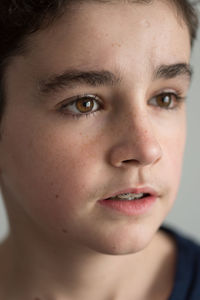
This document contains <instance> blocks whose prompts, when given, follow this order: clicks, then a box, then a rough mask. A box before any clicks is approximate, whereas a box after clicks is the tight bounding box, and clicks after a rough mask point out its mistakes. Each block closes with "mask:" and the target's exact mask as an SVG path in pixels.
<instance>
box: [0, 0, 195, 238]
mask: <svg viewBox="0 0 200 300" xmlns="http://www.w3.org/2000/svg"><path fill="white" fill-rule="evenodd" d="M199 10H200V5H199ZM183 51H184V49H183ZM191 64H192V66H193V68H194V77H193V81H192V84H191V88H190V91H189V94H188V99H187V119H188V136H187V145H186V150H185V158H184V165H183V175H182V180H181V185H180V189H179V193H178V197H177V200H176V202H175V205H174V207H173V209H172V211H171V212H170V214H169V215H168V217H167V218H166V220H165V222H164V223H165V224H166V225H168V226H170V227H173V228H175V229H178V230H179V231H180V232H182V233H185V234H187V235H190V236H191V237H192V238H193V239H195V240H197V241H198V242H200V196H199V194H198V193H199V192H198V185H199V187H200V30H199V33H198V39H197V42H196V44H195V47H194V49H193V53H192V60H191ZM8 231H9V226H8V222H7V218H6V212H5V208H4V205H3V202H2V199H1V196H0V241H1V240H2V239H4V238H5V237H6V235H7V234H8Z"/></svg>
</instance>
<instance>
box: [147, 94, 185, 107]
mask: <svg viewBox="0 0 200 300" xmlns="http://www.w3.org/2000/svg"><path fill="white" fill-rule="evenodd" d="M182 99H183V98H182V97H180V96H178V95H176V94H174V93H162V94H159V95H157V96H155V97H153V98H151V99H150V100H149V101H148V104H150V105H153V106H158V107H159V108H163V109H173V108H176V106H177V105H178V102H180V101H181V100H182Z"/></svg>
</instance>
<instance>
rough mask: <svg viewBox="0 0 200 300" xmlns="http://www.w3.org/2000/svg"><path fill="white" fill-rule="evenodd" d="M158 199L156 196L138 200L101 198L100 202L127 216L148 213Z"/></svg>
mask: <svg viewBox="0 0 200 300" xmlns="http://www.w3.org/2000/svg"><path fill="white" fill-rule="evenodd" d="M156 199H157V197H155V196H149V197H145V198H142V199H138V200H118V199H116V200H114V199H113V200H99V203H100V204H101V205H103V206H105V207H107V208H108V209H111V210H114V211H118V212H120V213H122V214H124V215H127V216H139V215H143V214H145V213H147V212H148V211H149V210H150V209H151V207H152V206H153V204H154V203H155V202H156Z"/></svg>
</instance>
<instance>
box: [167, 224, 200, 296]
mask: <svg viewBox="0 0 200 300" xmlns="http://www.w3.org/2000/svg"><path fill="white" fill-rule="evenodd" d="M161 229H162V230H164V231H165V232H166V233H168V234H169V235H171V237H173V238H174V240H175V242H176V247H177V259H176V275H175V282H174V289H173V292H172V296H171V298H170V299H169V300H179V299H180V300H184V299H190V300H199V299H200V244H199V243H198V242H197V241H196V240H194V239H192V238H191V237H189V236H187V235H186V234H183V233H181V232H179V231H177V230H174V229H172V228H169V227H164V226H163V227H161Z"/></svg>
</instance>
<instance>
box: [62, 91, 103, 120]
mask: <svg viewBox="0 0 200 300" xmlns="http://www.w3.org/2000/svg"><path fill="white" fill-rule="evenodd" d="M73 99H74V100H73V101H71V102H67V103H65V104H63V105H62V106H61V107H60V111H61V112H62V113H64V114H69V115H71V116H73V117H82V116H87V117H88V116H89V115H90V114H93V113H95V112H97V111H98V110H99V109H100V108H101V107H102V104H101V103H100V100H99V98H98V96H96V95H82V96H77V97H75V98H73Z"/></svg>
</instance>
